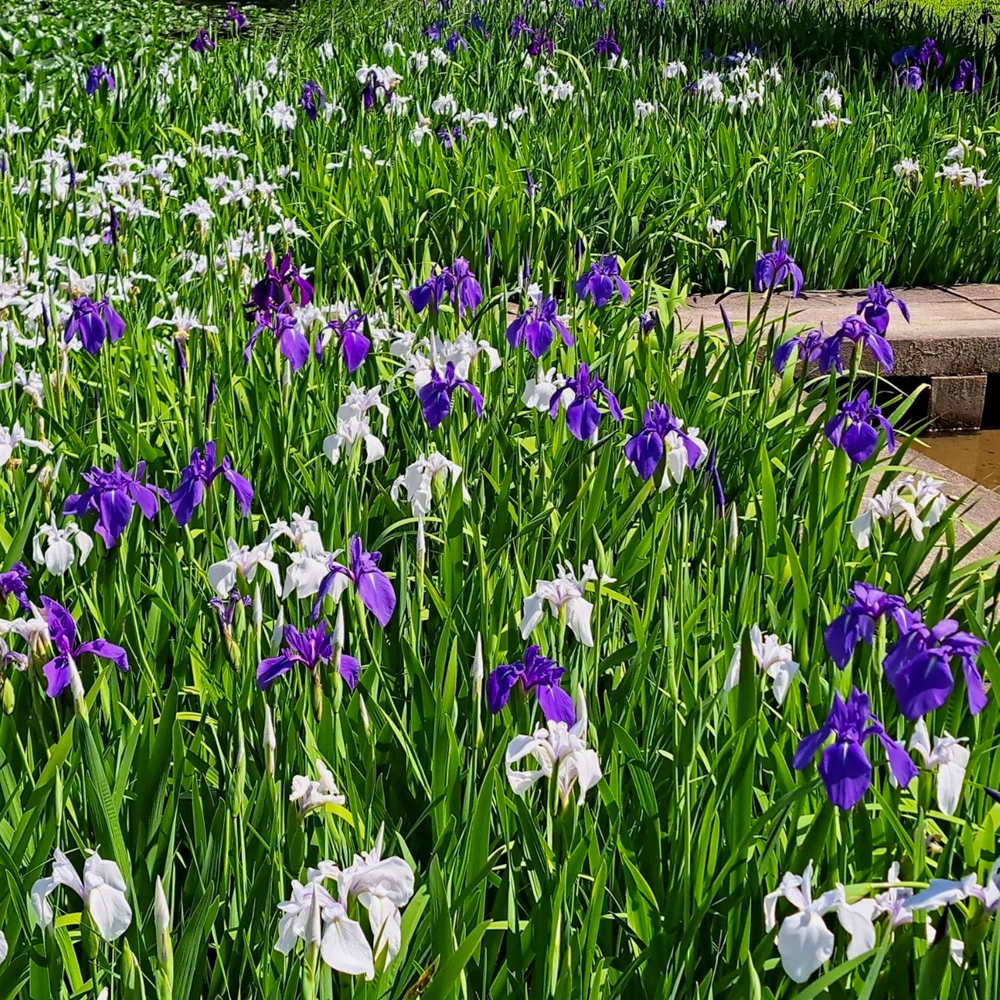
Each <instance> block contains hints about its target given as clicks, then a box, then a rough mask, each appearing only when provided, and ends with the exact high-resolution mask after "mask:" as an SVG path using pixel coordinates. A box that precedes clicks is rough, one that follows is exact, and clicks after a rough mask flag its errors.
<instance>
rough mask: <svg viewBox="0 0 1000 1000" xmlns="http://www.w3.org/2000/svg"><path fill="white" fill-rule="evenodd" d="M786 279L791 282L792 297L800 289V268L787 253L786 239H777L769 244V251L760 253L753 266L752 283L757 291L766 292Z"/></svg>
mask: <svg viewBox="0 0 1000 1000" xmlns="http://www.w3.org/2000/svg"><path fill="white" fill-rule="evenodd" d="M786 281H791V283H792V298H793V299H797V298H798V297H799V293H800V292H801V291H802V282H803V278H802V269H801V268H800V267H799V265H798V264H796V263H795V260H794V258H793V257H790V256H789V254H788V240H785V239H778V238H777V237H776V238H775V240H774V243H772V244H771V251H770V253H762V254H761V255H760V257H758V258H757V263H756V264H754V266H753V283H754V287H755V288H756V290H757V291H758V292H767V291H770V290H772V289H774V288H777V287H778V286H779V285H783V284H784V283H785V282H786Z"/></svg>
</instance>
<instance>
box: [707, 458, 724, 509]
mask: <svg viewBox="0 0 1000 1000" xmlns="http://www.w3.org/2000/svg"><path fill="white" fill-rule="evenodd" d="M708 474H709V476H711V478H712V492H713V493H714V494H715V506H716V507H718V508H719V513H720V514H721V513H722V512H723V511H724V510H725V509H726V491H725V490H724V489H723V488H722V477H721V476H720V475H719V467H718V466H717V465H716V464H715V445H714V444H713V445H712V450H711V451H710V452H709V453H708Z"/></svg>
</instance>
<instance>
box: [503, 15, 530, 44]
mask: <svg viewBox="0 0 1000 1000" xmlns="http://www.w3.org/2000/svg"><path fill="white" fill-rule="evenodd" d="M534 33H535V31H534V29H533V28H532V27H531V26H530V25H529V24H528V22H527V20H525V18H524V16H523V15H521V14H515V15H514V20H513V21H511V22H510V32H509V34H510V40H511V41H512V42H513V41H514V40H515V39H516V38H517V37H518V36H519V35H527V36H528V38H531V36H532V35H534Z"/></svg>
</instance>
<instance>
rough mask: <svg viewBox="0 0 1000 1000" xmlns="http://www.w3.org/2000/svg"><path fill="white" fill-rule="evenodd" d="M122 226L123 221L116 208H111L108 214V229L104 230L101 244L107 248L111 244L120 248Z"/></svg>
mask: <svg viewBox="0 0 1000 1000" xmlns="http://www.w3.org/2000/svg"><path fill="white" fill-rule="evenodd" d="M121 228H122V224H121V220H120V219H119V218H118V212H117V211H116V210H115V206H114V205H112V206H111V210H110V211H109V212H108V228H107V229H105V230H104V232H103V233H102V234H101V242H102V243H103V244H104V245H105V246H107V245H108V244H109V243H110V244H112V245H113V246H115V247H117V246H118V232H119V230H121Z"/></svg>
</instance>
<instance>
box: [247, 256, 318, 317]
mask: <svg viewBox="0 0 1000 1000" xmlns="http://www.w3.org/2000/svg"><path fill="white" fill-rule="evenodd" d="M264 267H265V269H266V274H265V275H264V277H263V278H261V279H260V281H258V282H257V284H255V285H254V286H253V288H252V289H251V291H250V302H249V304H248V305H247V308H248V309H253V308H254V307H256V309H281V308H283V307H285V306H287V305H288V304H289V303H291V302H294V301H295V299H294V297H293V292H294V291H298V297H299V305H303V306H307V305H309V303H310V302H311V301H312V297H313V286H312V285H311V284H310V283H309V282H308V281H307V280H306V279H305V277H303V275H302V272H301V271H299V269H298V268H297V267H296V266H295V264H293V263H292V255H291V253H290V252H289V253H286V254H285V256H284V257H283V258H282V259H281V263H280V264H279V265H278V266H277V267H275V266H274V258H273V256H272V255H271V251H270V250H268V252H267V255H266V256H265V258H264Z"/></svg>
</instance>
